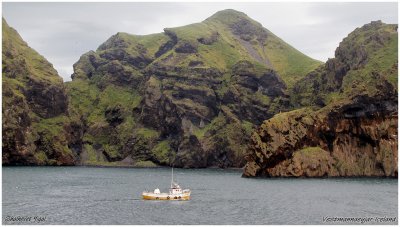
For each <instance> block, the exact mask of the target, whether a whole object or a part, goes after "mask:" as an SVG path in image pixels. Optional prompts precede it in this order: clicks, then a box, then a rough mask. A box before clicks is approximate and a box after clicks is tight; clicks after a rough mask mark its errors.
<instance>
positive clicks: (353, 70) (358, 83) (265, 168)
mask: <svg viewBox="0 0 400 227" xmlns="http://www.w3.org/2000/svg"><path fill="white" fill-rule="evenodd" d="M378 37H379V38H378ZM382 56H385V58H384V60H383V58H382ZM393 66H397V26H395V25H386V24H383V23H381V22H372V23H371V24H368V25H365V26H363V27H362V28H359V29H356V30H355V31H354V32H352V33H351V34H350V35H349V37H347V38H345V39H344V40H343V42H342V43H341V44H340V46H339V47H338V49H337V50H336V58H335V59H330V60H328V62H327V63H326V64H325V66H323V67H320V68H319V69H317V70H316V71H314V72H312V73H310V74H309V75H308V76H307V77H305V78H304V79H303V80H300V81H299V83H298V85H295V87H294V89H293V90H294V92H297V96H296V97H295V98H298V97H301V98H300V99H299V100H301V101H300V104H299V105H307V103H305V102H303V101H304V100H306V99H305V98H304V97H308V98H310V94H312V95H316V96H319V97H318V98H319V99H318V98H317V99H311V100H312V104H314V105H322V106H324V105H325V106H324V107H323V108H321V109H319V107H318V106H314V107H306V108H302V109H298V110H295V111H291V112H287V113H282V114H278V115H276V116H274V117H273V118H271V119H270V120H267V121H264V123H263V124H262V125H261V127H260V128H259V130H258V131H257V132H255V133H254V134H253V136H252V139H251V145H250V150H249V153H248V155H247V158H246V160H247V164H246V167H245V170H244V173H243V175H244V176H248V177H253V176H268V177H275V176H283V177H298V176H305V177H322V176H390V177H395V176H397V175H398V169H397V163H398V161H397V159H398V158H397V144H398V142H397V124H398V122H397V112H398V106H397V95H398V94H397V73H398V72H397V67H395V68H394V67H393ZM307 83H308V84H309V85H310V87H309V88H310V89H311V91H312V92H311V93H308V92H309V91H310V90H309V89H307V88H306V86H308V85H307Z"/></svg>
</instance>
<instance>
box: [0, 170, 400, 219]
mask: <svg viewBox="0 0 400 227" xmlns="http://www.w3.org/2000/svg"><path fill="white" fill-rule="evenodd" d="M2 172H3V174H2V177H3V178H2V183H3V188H2V190H3V191H2V196H3V204H2V220H3V224H25V225H26V224H29V225H30V224H138V225H139V224H361V223H365V224H376V223H379V224H397V223H398V220H397V218H398V217H397V209H398V199H397V197H398V186H397V184H398V180H397V179H384V178H325V179H295V178H291V179H284V178H275V179H265V178H264V179H260V178H256V179H250V178H242V177H241V173H242V172H241V170H229V169H225V170H223V169H176V168H175V169H174V177H175V181H177V182H178V183H179V184H180V185H181V186H182V187H183V188H189V189H191V191H192V194H191V200H190V201H144V200H142V199H141V193H142V191H144V190H154V189H155V188H160V189H161V191H164V192H166V191H167V190H168V187H169V185H170V182H171V169H169V168H96V167H3V168H2ZM344 218H347V219H344Z"/></svg>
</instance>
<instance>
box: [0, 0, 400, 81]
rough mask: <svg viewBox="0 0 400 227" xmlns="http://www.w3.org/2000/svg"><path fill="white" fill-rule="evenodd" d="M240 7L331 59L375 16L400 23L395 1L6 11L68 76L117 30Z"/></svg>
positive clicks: (147, 29)
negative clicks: (80, 59) (354, 33)
mask: <svg viewBox="0 0 400 227" xmlns="http://www.w3.org/2000/svg"><path fill="white" fill-rule="evenodd" d="M228 8H229V9H235V10H238V11H241V12H244V13H246V14H247V15H248V16H249V17H251V18H253V19H254V20H256V21H258V22H260V23H261V24H262V25H263V26H264V27H265V28H267V29H268V30H270V31H271V32H273V33H274V34H276V35H277V36H279V37H280V38H282V39H283V40H285V41H286V42H287V43H289V44H290V45H292V46H293V47H295V48H296V49H298V50H300V51H301V52H303V53H304V54H306V55H308V56H310V57H312V58H315V59H318V60H321V61H326V60H327V59H328V58H332V57H333V56H334V51H335V49H336V47H337V46H338V45H339V42H340V41H341V40H342V39H343V38H344V37H346V36H347V34H348V33H350V32H351V31H353V30H354V29H355V28H357V27H361V26H362V25H364V24H366V23H369V22H370V21H372V20H382V21H383V22H385V23H398V5H397V3H395V2H391V3H372V2H370V3H361V2H356V3H343V2H336V3H314V2H307V3H299V2H296V3H289V2H286V3H273V2H265V3H262V2H258V3H244V2H236V3H228V2H224V3H211V2H208V3H189V2H185V3H167V2H164V3H140V2H131V3H129V2H125V3H79V2H76V3H73V2H70V3H35V2H31V3H22V2H21V3H10V2H8V3H7V2H6V3H4V2H3V11H2V13H3V17H4V18H5V19H6V20H7V22H8V24H9V25H10V26H11V27H13V28H15V29H16V30H17V31H18V32H19V34H20V35H21V36H22V38H23V39H24V40H25V41H26V42H27V43H28V44H29V46H31V47H32V48H34V49H35V50H36V51H38V52H39V53H40V54H42V55H43V56H44V57H46V58H47V60H49V61H50V62H51V63H52V64H53V65H54V67H55V68H56V70H57V71H58V72H59V74H60V75H61V76H62V77H63V79H64V81H69V80H71V77H70V76H71V74H72V72H73V69H72V65H73V64H74V63H75V62H76V61H78V59H79V57H80V56H81V55H82V54H84V53H86V52H87V51H89V50H96V49H97V47H98V46H99V45H100V44H101V43H103V42H105V41H106V40H107V39H108V38H109V37H110V36H111V35H113V34H115V33H117V32H127V33H131V34H138V35H144V34H151V33H159V32H162V31H163V28H166V27H177V26H182V25H187V24H190V23H196V22H201V21H202V20H204V19H206V18H207V17H209V16H211V15H212V14H214V13H215V12H217V11H219V10H223V9H228Z"/></svg>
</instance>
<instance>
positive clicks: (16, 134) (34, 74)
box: [2, 19, 74, 165]
mask: <svg viewBox="0 0 400 227" xmlns="http://www.w3.org/2000/svg"><path fill="white" fill-rule="evenodd" d="M2 23H3V33H2V34H3V42H2V43H3V53H2V54H3V66H2V69H3V75H2V79H3V93H2V95H3V104H2V105H3V111H2V114H3V122H2V125H3V146H2V149H3V157H2V158H3V164H5V165H36V164H38V165H72V164H74V155H73V153H72V152H71V151H70V150H69V148H68V145H69V142H68V140H67V137H68V132H67V131H66V130H64V126H66V125H67V124H64V123H65V122H66V121H67V118H66V115H67V109H68V105H67V96H66V93H65V88H64V85H63V82H62V79H61V78H60V77H59V76H58V74H57V72H56V71H55V70H54V68H53V67H52V65H51V64H50V63H49V62H48V61H47V60H46V59H44V58H43V57H42V56H41V55H39V54H38V53H37V52H36V51H34V50H33V49H31V48H30V47H29V46H28V45H27V44H26V43H25V42H24V41H23V40H22V38H21V37H20V36H19V34H18V33H17V32H16V31H15V30H14V29H12V28H11V27H9V26H8V24H7V23H6V21H5V20H4V19H3V22H2Z"/></svg>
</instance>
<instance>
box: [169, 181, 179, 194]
mask: <svg viewBox="0 0 400 227" xmlns="http://www.w3.org/2000/svg"><path fill="white" fill-rule="evenodd" d="M169 193H170V194H181V193H182V189H181V187H180V186H179V185H178V184H177V183H172V187H171V188H170V189H169Z"/></svg>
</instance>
